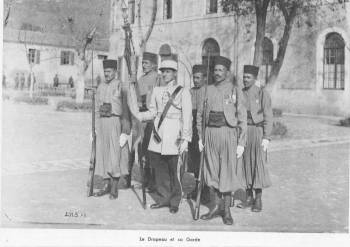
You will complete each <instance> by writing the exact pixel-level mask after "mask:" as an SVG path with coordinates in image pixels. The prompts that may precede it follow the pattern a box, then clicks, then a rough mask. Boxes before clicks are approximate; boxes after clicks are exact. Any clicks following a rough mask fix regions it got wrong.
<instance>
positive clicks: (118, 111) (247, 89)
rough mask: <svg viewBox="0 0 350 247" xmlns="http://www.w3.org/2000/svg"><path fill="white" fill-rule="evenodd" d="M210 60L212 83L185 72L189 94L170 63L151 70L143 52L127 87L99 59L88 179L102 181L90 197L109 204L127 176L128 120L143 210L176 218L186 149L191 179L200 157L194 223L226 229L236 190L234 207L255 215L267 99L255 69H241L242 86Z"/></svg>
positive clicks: (267, 129)
mask: <svg viewBox="0 0 350 247" xmlns="http://www.w3.org/2000/svg"><path fill="white" fill-rule="evenodd" d="M212 60H213V65H214V70H213V81H214V83H212V84H210V85H207V82H208V76H209V73H208V72H209V71H208V68H209V66H208V65H203V64H197V65H194V66H193V68H192V75H193V84H194V87H193V88H192V89H188V88H186V87H183V86H180V85H181V84H179V83H178V81H177V69H178V64H177V61H176V59H174V58H173V57H169V58H166V59H163V61H161V63H160V66H159V68H158V55H157V54H154V53H150V52H145V53H143V58H142V69H143V75H142V76H141V78H139V79H138V80H137V82H136V83H135V87H130V86H129V83H123V82H121V81H120V80H119V79H118V78H116V75H117V68H118V67H117V61H116V60H104V61H103V66H104V74H105V81H104V82H102V83H101V84H100V85H99V86H98V89H97V94H96V105H97V109H96V113H97V114H96V115H97V118H96V120H97V122H96V123H97V125H96V127H97V130H96V132H97V133H96V136H97V154H96V157H97V161H96V174H99V175H101V176H102V177H103V178H104V179H105V181H106V183H105V187H104V188H102V189H100V190H99V191H97V192H95V193H94V195H95V196H103V195H106V194H109V195H110V198H111V199H116V198H117V197H118V181H119V178H120V177H122V176H124V175H129V176H130V174H129V173H130V167H129V166H128V164H127V162H123V161H124V160H123V159H126V157H127V155H128V154H127V153H128V152H130V150H131V146H132V145H131V143H132V141H131V136H132V133H131V132H132V131H131V129H132V126H131V123H130V121H129V120H130V116H131V115H132V117H133V118H135V119H137V121H140V122H142V130H143V134H142V142H141V144H140V145H141V146H142V150H143V152H142V154H141V159H145V161H146V162H145V163H146V166H145V169H144V170H145V175H146V178H147V185H148V192H149V193H153V194H154V195H156V196H154V197H152V198H154V200H155V203H154V204H152V205H150V208H151V209H158V208H163V207H168V208H169V211H170V213H172V214H175V213H177V212H178V210H179V204H180V202H181V198H182V185H181V179H180V178H181V174H180V173H181V172H180V170H179V166H178V164H179V158H180V157H182V154H183V153H184V152H187V151H188V154H189V155H188V157H189V158H188V170H189V172H192V173H194V175H195V177H196V178H197V179H200V178H199V177H198V176H199V174H200V172H199V169H200V163H201V160H200V158H199V157H200V153H201V152H204V161H203V162H204V165H203V170H202V175H203V179H204V183H205V185H206V187H207V188H208V190H207V192H208V193H209V200H210V207H209V208H210V209H209V212H208V213H206V214H203V215H202V216H201V219H202V220H211V219H213V218H216V217H222V219H223V223H224V224H227V225H232V224H233V219H232V216H231V212H230V207H231V206H232V195H233V194H234V192H236V191H237V190H239V189H242V188H243V189H245V191H246V199H245V200H242V202H241V203H240V204H238V205H237V206H238V207H239V208H242V209H244V208H250V209H251V210H252V211H253V212H260V211H261V210H262V200H261V198H262V190H263V189H264V188H267V187H269V186H270V185H271V181H270V177H269V172H268V169H267V167H266V162H267V149H268V145H269V142H270V135H271V131H272V108H271V98H270V95H269V93H268V92H267V91H266V90H265V89H264V88H263V87H261V86H260V84H259V83H257V76H258V72H259V68H258V67H256V66H253V65H245V66H244V75H243V88H242V87H240V86H238V83H237V82H236V81H235V80H233V79H232V78H233V77H232V73H231V71H230V67H231V61H230V59H228V58H226V57H222V56H215V57H212ZM158 70H159V71H160V72H161V74H159V73H158ZM134 89H135V90H134ZM204 116H205V119H203V117H204ZM203 123H204V126H203ZM125 150H126V151H125ZM179 174H180V176H179ZM204 191H205V190H204Z"/></svg>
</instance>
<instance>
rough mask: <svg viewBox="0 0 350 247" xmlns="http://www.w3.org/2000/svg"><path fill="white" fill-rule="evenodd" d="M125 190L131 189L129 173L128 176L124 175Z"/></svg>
mask: <svg viewBox="0 0 350 247" xmlns="http://www.w3.org/2000/svg"><path fill="white" fill-rule="evenodd" d="M125 182H126V185H125V186H126V189H129V188H131V173H129V175H125Z"/></svg>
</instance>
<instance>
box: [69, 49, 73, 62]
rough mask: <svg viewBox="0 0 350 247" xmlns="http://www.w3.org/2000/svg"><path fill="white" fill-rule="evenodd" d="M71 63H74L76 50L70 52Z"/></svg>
mask: <svg viewBox="0 0 350 247" xmlns="http://www.w3.org/2000/svg"><path fill="white" fill-rule="evenodd" d="M69 60H70V64H71V65H74V52H70V59H69Z"/></svg>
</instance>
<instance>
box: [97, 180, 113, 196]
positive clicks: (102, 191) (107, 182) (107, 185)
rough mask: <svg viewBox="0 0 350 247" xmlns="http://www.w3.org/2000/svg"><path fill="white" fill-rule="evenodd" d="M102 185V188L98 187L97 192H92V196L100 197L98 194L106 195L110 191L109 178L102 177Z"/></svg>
mask: <svg viewBox="0 0 350 247" xmlns="http://www.w3.org/2000/svg"><path fill="white" fill-rule="evenodd" d="M104 182H105V184H104V187H103V188H102V189H100V190H99V191H97V192H94V193H93V196H95V197H100V196H104V195H107V194H108V193H109V192H110V191H111V183H110V180H109V179H104Z"/></svg>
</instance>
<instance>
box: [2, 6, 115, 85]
mask: <svg viewBox="0 0 350 247" xmlns="http://www.w3.org/2000/svg"><path fill="white" fill-rule="evenodd" d="M5 2H6V1H5ZM7 2H8V1H7ZM89 3H90V4H89ZM109 6H110V1H109V0H89V1H87V0H74V1H71V0H50V1H47V0H25V1H12V4H11V11H10V15H9V20H8V24H7V25H6V26H5V27H4V30H3V72H4V74H5V76H6V81H7V82H8V84H10V85H9V86H12V85H13V84H14V80H15V77H16V74H17V73H19V74H22V73H24V75H25V78H26V79H28V77H29V76H28V74H29V73H30V71H32V72H33V73H34V76H35V80H36V86H39V85H40V84H46V85H52V84H53V78H54V76H55V75H56V74H57V75H58V77H59V81H60V83H64V84H65V83H68V79H69V77H70V76H72V77H73V79H74V81H75V82H76V79H77V77H78V71H79V65H78V63H79V58H78V54H77V51H76V50H77V49H76V48H77V47H76V46H77V44H78V42H74V41H76V40H81V39H82V38H84V36H83V35H84V33H87V32H89V31H90V30H91V28H92V26H95V27H96V28H97V31H96V35H95V38H94V40H93V47H94V50H95V51H94V71H95V75H94V77H96V76H97V75H98V74H99V75H100V76H103V70H102V61H101V60H102V59H104V58H106V57H107V55H108V48H109V45H108V43H109V42H108V37H109V33H108V32H109V30H108V27H109V19H110V18H109V11H108V10H109ZM101 13H106V14H101ZM69 20H71V22H72V23H74V25H73V26H70V25H69ZM91 47H92V46H91V45H89V46H88V47H87V49H88V50H87V53H86V54H87V56H91ZM86 75H87V76H86V80H90V78H91V66H89V68H88V71H87V72H86ZM27 84H28V83H27Z"/></svg>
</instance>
